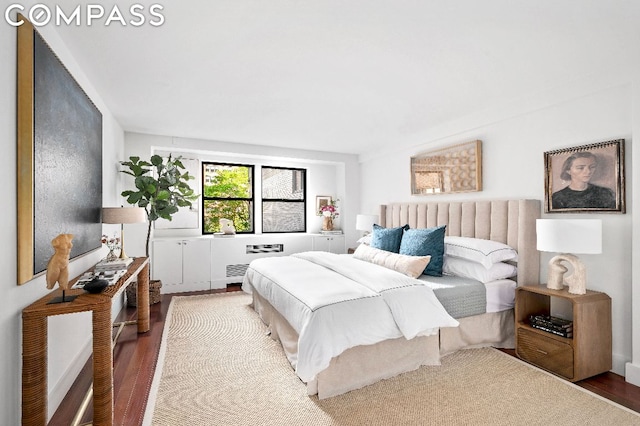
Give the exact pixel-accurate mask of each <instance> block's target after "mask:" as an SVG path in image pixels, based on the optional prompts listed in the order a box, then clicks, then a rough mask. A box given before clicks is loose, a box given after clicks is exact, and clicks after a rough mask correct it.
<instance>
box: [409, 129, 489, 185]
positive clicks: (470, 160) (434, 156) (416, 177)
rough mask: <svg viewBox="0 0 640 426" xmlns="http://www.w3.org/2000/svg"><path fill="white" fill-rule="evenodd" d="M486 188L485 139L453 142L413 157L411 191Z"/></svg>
mask: <svg viewBox="0 0 640 426" xmlns="http://www.w3.org/2000/svg"><path fill="white" fill-rule="evenodd" d="M473 191H482V141H479V140H476V141H472V142H467V143H462V144H458V145H452V146H448V147H445V148H441V149H437V150H434V151H428V152H423V153H420V154H418V155H416V156H413V157H411V194H412V195H431V194H450V193H455V192H473Z"/></svg>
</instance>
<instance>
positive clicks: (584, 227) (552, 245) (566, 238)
mask: <svg viewBox="0 0 640 426" xmlns="http://www.w3.org/2000/svg"><path fill="white" fill-rule="evenodd" d="M536 233H537V248H538V250H540V251H546V252H555V253H561V254H559V255H557V256H555V257H553V258H552V259H551V260H550V261H549V270H548V276H547V288H550V289H553V290H562V288H563V286H564V285H565V283H566V284H567V285H568V286H569V293H572V294H585V293H586V292H587V270H586V267H585V265H584V263H582V261H581V260H580V259H579V258H578V256H576V255H574V254H572V253H578V254H599V253H602V221H601V220H600V219H537V220H536ZM562 262H567V263H569V264H570V265H571V266H572V267H573V273H572V274H571V275H569V276H567V277H566V278H565V277H564V274H565V273H566V272H567V271H568V269H567V267H566V266H564V265H562Z"/></svg>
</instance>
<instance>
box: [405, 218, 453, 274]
mask: <svg viewBox="0 0 640 426" xmlns="http://www.w3.org/2000/svg"><path fill="white" fill-rule="evenodd" d="M445 228H446V227H445V226H438V227H435V228H423V229H407V230H405V231H404V233H403V234H402V241H401V243H400V254H406V255H409V256H431V262H429V265H427V268H426V269H425V270H424V273H425V275H432V276H436V277H440V276H442V256H443V254H444V232H445Z"/></svg>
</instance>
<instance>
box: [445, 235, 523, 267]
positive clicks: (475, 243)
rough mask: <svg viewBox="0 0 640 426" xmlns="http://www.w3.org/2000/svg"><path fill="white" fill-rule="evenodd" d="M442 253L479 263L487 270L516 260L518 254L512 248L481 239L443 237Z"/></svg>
mask: <svg viewBox="0 0 640 426" xmlns="http://www.w3.org/2000/svg"><path fill="white" fill-rule="evenodd" d="M444 253H445V254H446V255H447V256H452V257H459V258H462V259H467V260H470V261H472V262H476V263H480V264H481V265H483V266H484V267H485V268H487V269H488V268H490V267H491V265H494V264H496V263H498V262H504V261H505V260H513V261H515V260H517V259H518V252H517V251H515V250H514V248H513V247H511V246H508V245H506V244H502V243H499V242H497V241H491V240H484V239H482V238H469V237H451V236H448V237H445V239H444Z"/></svg>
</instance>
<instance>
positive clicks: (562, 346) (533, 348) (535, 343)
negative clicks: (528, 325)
mask: <svg viewBox="0 0 640 426" xmlns="http://www.w3.org/2000/svg"><path fill="white" fill-rule="evenodd" d="M518 356H519V357H520V358H522V359H524V360H525V361H528V362H530V363H532V364H535V365H538V366H540V367H542V368H544V369H546V370H549V371H552V372H554V373H556V374H559V375H561V376H564V377H566V378H568V379H572V378H573V348H572V347H571V345H569V344H566V343H562V342H559V341H558V340H556V339H553V338H551V337H546V336H543V335H541V334H540V333H536V332H534V331H531V330H527V329H524V328H519V329H518Z"/></svg>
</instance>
